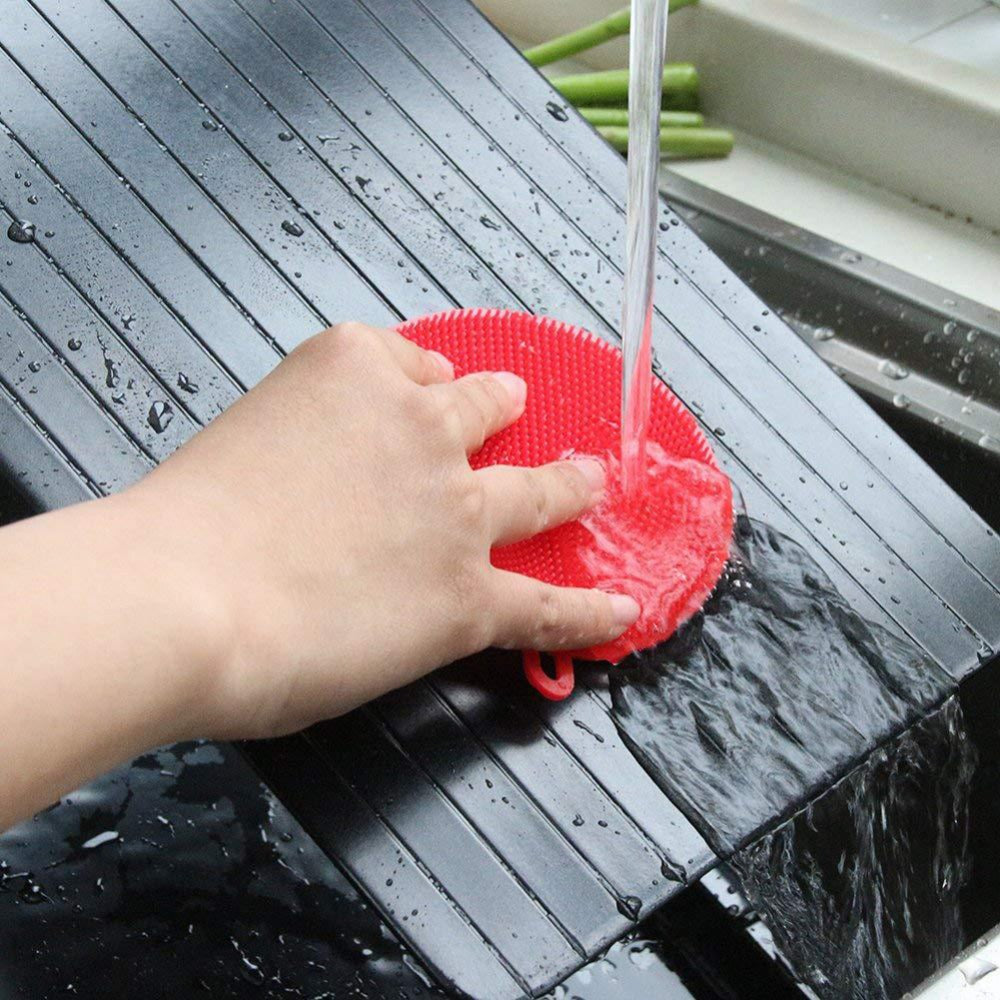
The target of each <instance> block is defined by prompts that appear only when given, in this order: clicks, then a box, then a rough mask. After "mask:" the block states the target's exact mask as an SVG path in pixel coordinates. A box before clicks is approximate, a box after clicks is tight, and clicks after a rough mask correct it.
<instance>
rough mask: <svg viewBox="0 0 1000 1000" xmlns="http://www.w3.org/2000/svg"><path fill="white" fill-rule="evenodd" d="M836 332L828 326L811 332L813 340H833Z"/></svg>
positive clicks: (819, 327)
mask: <svg viewBox="0 0 1000 1000" xmlns="http://www.w3.org/2000/svg"><path fill="white" fill-rule="evenodd" d="M836 335H837V334H836V332H835V331H834V330H833V329H832V328H831V327H829V326H818V327H816V329H815V330H813V340H833V338H834V337H835V336H836Z"/></svg>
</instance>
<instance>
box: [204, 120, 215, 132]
mask: <svg viewBox="0 0 1000 1000" xmlns="http://www.w3.org/2000/svg"><path fill="white" fill-rule="evenodd" d="M201 127H202V128H203V129H204V130H205V131H206V132H218V131H219V126H218V124H217V123H216V122H213V121H212V120H211V119H210V118H206V119H205V120H204V121H203V122H202V123H201Z"/></svg>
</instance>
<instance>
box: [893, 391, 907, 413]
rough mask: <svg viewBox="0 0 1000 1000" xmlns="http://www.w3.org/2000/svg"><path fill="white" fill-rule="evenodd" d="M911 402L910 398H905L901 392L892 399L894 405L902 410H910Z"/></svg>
mask: <svg viewBox="0 0 1000 1000" xmlns="http://www.w3.org/2000/svg"><path fill="white" fill-rule="evenodd" d="M910 402H911V400H910V397H909V396H904V395H903V393H901V392H897V393H896V395H895V396H893V397H892V405H893V406H895V407H896V408H897V409H900V410H908V409H909V408H910Z"/></svg>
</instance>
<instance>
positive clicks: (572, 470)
mask: <svg viewBox="0 0 1000 1000" xmlns="http://www.w3.org/2000/svg"><path fill="white" fill-rule="evenodd" d="M556 474H557V476H558V482H559V487H560V489H561V491H562V492H563V493H564V494H565V496H566V499H567V500H569V501H570V502H571V503H572V504H573V506H574V507H583V506H585V505H586V504H587V503H588V501H589V500H590V492H591V491H590V486H589V485H588V483H587V481H586V479H585V478H584V476H583V473H582V472H580V470H579V469H578V468H576V466H575V465H574V463H573V462H564V463H562V464H561V465H558V466H556Z"/></svg>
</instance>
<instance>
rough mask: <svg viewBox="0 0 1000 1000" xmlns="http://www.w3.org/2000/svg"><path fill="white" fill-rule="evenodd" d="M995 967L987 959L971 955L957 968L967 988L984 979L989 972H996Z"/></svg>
mask: <svg viewBox="0 0 1000 1000" xmlns="http://www.w3.org/2000/svg"><path fill="white" fill-rule="evenodd" d="M996 969H997V967H996V966H995V965H994V964H993V963H992V962H991V961H989V960H988V959H985V958H979V957H978V956H977V955H973V956H972V958H967V959H966V960H965V961H964V962H963V963H962V964H961V965H960V966H959V967H958V971H959V972H961V973H962V976H963V978H964V979H965V982H966V985H967V986H973V985H975V984H976V983H978V982H979V980H980V979H985V978H986V977H987V976H988V975H989V974H990V973H991V972H996Z"/></svg>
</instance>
